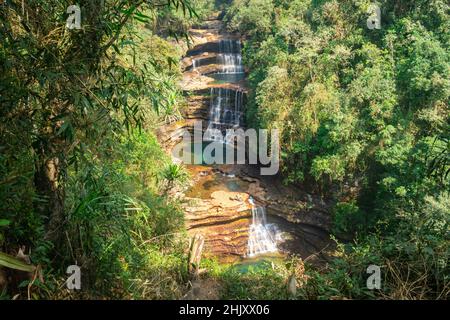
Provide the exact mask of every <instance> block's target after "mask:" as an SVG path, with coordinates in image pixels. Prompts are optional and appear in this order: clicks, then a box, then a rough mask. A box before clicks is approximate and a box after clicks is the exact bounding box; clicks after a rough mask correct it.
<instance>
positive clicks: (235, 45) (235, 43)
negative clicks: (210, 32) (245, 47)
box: [218, 39, 244, 74]
mask: <svg viewBox="0 0 450 320" xmlns="http://www.w3.org/2000/svg"><path fill="white" fill-rule="evenodd" d="M219 50H220V54H219V55H218V59H219V64H221V65H222V72H219V73H224V74H239V73H244V67H243V65H242V54H241V42H240V41H239V40H231V39H226V40H221V41H220V43H219Z"/></svg>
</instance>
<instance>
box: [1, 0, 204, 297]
mask: <svg viewBox="0 0 450 320" xmlns="http://www.w3.org/2000/svg"><path fill="white" fill-rule="evenodd" d="M78 5H79V6H80V8H81V16H82V24H81V26H82V28H81V29H80V30H68V29H66V28H65V22H66V21H65V19H66V18H67V15H66V14H65V12H66V9H67V4H66V3H64V2H61V1H53V0H48V1H26V2H21V1H14V0H12V1H8V3H7V5H4V6H1V7H0V21H1V22H0V29H1V32H0V92H1V94H0V104H1V105H2V108H1V111H0V118H1V124H0V203H1V204H2V212H1V213H0V249H1V250H0V251H4V252H8V253H15V252H17V251H16V250H17V247H18V246H19V245H25V246H26V247H27V248H31V249H32V250H31V252H32V255H31V259H32V261H33V263H34V264H40V265H41V266H42V269H43V271H44V273H45V275H44V277H45V278H46V282H45V284H42V283H39V281H37V282H35V284H34V286H35V287H36V290H37V291H38V293H39V294H40V296H41V297H47V298H54V297H59V295H60V294H64V293H62V292H61V290H60V289H61V288H63V287H64V286H63V285H62V282H63V278H64V277H65V270H66V267H67V266H68V265H70V264H74V263H76V264H78V265H80V266H81V268H82V273H83V277H85V278H83V292H82V293H81V294H80V295H81V296H83V295H84V296H85V297H104V296H105V295H107V296H110V297H118V298H125V297H127V298H130V297H132V298H164V297H170V298H177V297H179V296H180V295H181V291H180V290H181V288H183V285H182V282H183V281H184V274H183V271H181V270H183V268H182V267H181V264H182V262H183V261H184V260H185V257H184V249H185V246H186V244H185V243H184V240H183V239H184V237H183V236H181V235H182V233H183V229H184V224H183V215H182V210H181V207H180V204H179V203H178V202H177V201H175V200H173V199H170V198H169V197H168V195H167V194H166V193H165V191H166V190H163V188H162V187H161V186H160V185H159V176H160V171H161V168H165V167H167V166H169V165H171V161H170V159H169V158H168V157H167V156H166V155H165V153H164V151H163V150H162V149H161V147H160V146H159V144H158V142H157V139H156V137H155V135H154V133H153V132H154V129H155V128H157V127H158V126H160V125H161V124H163V123H164V122H171V121H174V120H177V119H179V118H180V113H179V111H178V108H179V106H180V104H181V103H182V95H181V92H180V90H179V89H178V88H177V81H178V80H179V77H180V75H181V70H180V66H179V65H178V61H179V60H180V58H181V55H182V48H183V47H186V43H181V42H180V43H178V44H177V43H175V41H176V39H181V38H182V37H185V36H186V30H187V29H188V28H189V27H190V26H192V25H193V24H194V23H197V22H198V21H200V20H199V19H202V18H204V17H206V16H207V15H208V14H209V12H210V10H211V9H212V6H211V2H210V1H204V0H194V1H192V2H189V1H185V0H180V1H171V2H169V3H165V4H158V3H154V2H147V1H135V0H130V1H109V0H108V1H81V2H79V3H78ZM196 8H198V9H199V10H198V14H196V12H195V10H194V9H196ZM183 178H185V177H184V176H183V174H181V171H180V173H179V174H177V175H174V176H172V177H171V183H172V184H173V185H178V184H181V181H180V180H182V179H183ZM140 279H145V280H140ZM154 283H159V284H161V288H155V287H154ZM11 289H12V288H11ZM10 293H11V294H14V293H15V292H10ZM33 297H35V298H37V297H38V296H35V295H33ZM74 297H77V295H75V296H74Z"/></svg>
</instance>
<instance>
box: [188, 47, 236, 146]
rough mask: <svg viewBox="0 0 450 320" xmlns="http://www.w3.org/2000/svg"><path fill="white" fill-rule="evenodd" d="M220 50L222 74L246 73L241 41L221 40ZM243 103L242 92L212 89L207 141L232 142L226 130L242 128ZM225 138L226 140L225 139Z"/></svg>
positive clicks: (219, 59)
mask: <svg viewBox="0 0 450 320" xmlns="http://www.w3.org/2000/svg"><path fill="white" fill-rule="evenodd" d="M219 50H220V54H219V56H218V62H219V63H220V64H221V65H222V68H221V70H222V73H225V74H239V73H244V68H243V66H242V56H241V43H240V41H239V40H231V39H227V40H221V41H220V43H219ZM196 66H197V64H196V62H195V60H194V68H196ZM219 74H220V72H219ZM243 101H244V92H243V91H242V90H233V89H227V88H211V102H210V111H209V119H208V128H207V130H206V131H205V140H210V141H221V142H225V143H228V142H230V141H229V140H230V139H228V138H227V136H226V130H227V129H232V128H239V127H240V126H241V124H242V118H243V113H242V105H243ZM216 130H219V131H220V133H221V134H220V135H219V134H217V133H218V131H216ZM224 136H225V138H223V137H224Z"/></svg>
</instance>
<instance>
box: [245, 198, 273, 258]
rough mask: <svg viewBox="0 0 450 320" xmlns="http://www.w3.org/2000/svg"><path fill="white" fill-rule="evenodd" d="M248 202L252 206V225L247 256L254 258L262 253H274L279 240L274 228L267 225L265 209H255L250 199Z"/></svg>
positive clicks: (271, 225)
mask: <svg viewBox="0 0 450 320" xmlns="http://www.w3.org/2000/svg"><path fill="white" fill-rule="evenodd" d="M248 201H249V202H250V204H251V205H252V224H251V225H250V232H249V237H248V247H247V256H248V257H254V256H256V255H259V254H263V253H269V252H276V251H277V240H279V238H280V236H279V233H278V231H277V229H276V226H275V225H273V224H269V223H267V218H266V208H264V207H256V206H255V203H254V202H253V199H252V198H251V197H250V198H249V200H248Z"/></svg>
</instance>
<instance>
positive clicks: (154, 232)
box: [0, 0, 450, 299]
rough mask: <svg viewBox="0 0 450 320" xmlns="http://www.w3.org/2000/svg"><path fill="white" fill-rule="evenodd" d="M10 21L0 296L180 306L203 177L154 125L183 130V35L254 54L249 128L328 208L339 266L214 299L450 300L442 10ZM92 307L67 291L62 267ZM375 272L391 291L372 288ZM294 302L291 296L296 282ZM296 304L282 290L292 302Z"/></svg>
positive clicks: (2, 55) (92, 12) (323, 9)
mask: <svg viewBox="0 0 450 320" xmlns="http://www.w3.org/2000/svg"><path fill="white" fill-rule="evenodd" d="M77 4H78V5H79V6H80V8H81V17H82V27H81V28H80V29H76V28H75V29H69V28H66V20H67V8H68V7H69V6H70V5H72V3H71V1H56V0H28V1H19V0H17V1H16V0H8V1H3V3H2V4H0V30H1V31H0V69H1V72H0V118H1V122H0V204H1V208H2V210H1V212H0V298H2V299H13V298H14V299H91V298H106V299H180V298H182V297H186V293H187V292H189V290H190V289H191V287H192V279H191V276H190V274H189V267H187V264H188V263H187V261H188V259H189V258H188V255H189V237H188V236H187V230H186V227H185V223H184V214H185V213H184V210H183V198H182V197H177V196H174V195H176V194H178V193H179V191H180V190H186V189H187V188H188V187H189V185H190V183H191V181H190V180H191V178H190V175H189V173H188V171H187V170H186V168H185V166H183V165H179V164H175V163H173V162H172V159H171V157H170V155H169V154H168V153H167V152H166V150H165V148H164V145H163V143H162V142H161V139H160V137H159V134H158V132H159V130H160V128H161V127H164V126H169V125H170V124H173V123H176V122H177V121H180V120H181V119H182V118H183V112H184V110H185V109H186V105H187V103H186V94H185V93H184V92H183V90H181V88H180V85H179V82H180V79H181V77H182V72H183V66H182V64H181V63H180V61H181V60H182V58H183V56H184V55H185V53H186V51H187V50H189V48H191V47H192V46H191V35H190V29H191V28H193V27H195V26H196V25H199V24H201V23H202V22H203V21H204V20H206V19H208V18H209V17H210V16H211V15H213V14H218V15H219V16H220V17H221V19H222V20H223V22H224V24H225V26H226V29H227V31H228V32H230V33H233V34H234V33H236V34H239V35H240V37H241V38H242V52H243V63H244V65H245V66H246V72H247V74H248V75H247V78H248V85H249V92H248V96H247V98H246V106H245V122H246V126H247V127H252V128H268V129H273V128H276V129H278V130H279V132H280V149H281V170H280V173H279V176H280V178H281V179H282V181H283V183H284V184H285V185H286V186H289V187H290V188H292V189H293V190H297V189H302V190H308V192H310V193H312V194H315V195H318V196H319V197H321V198H323V199H325V200H326V201H327V202H330V203H332V209H331V210H330V212H329V215H330V216H331V219H332V230H331V238H332V239H333V241H334V243H335V249H334V254H333V258H332V259H331V260H330V261H329V262H328V263H327V264H326V265H323V266H320V267H319V266H315V265H312V264H308V262H307V261H302V259H300V258H299V257H297V256H295V255H290V256H288V257H287V258H286V259H284V260H283V261H275V262H272V263H271V265H270V268H255V269H251V270H249V271H248V272H245V273H243V272H240V271H239V270H238V269H237V268H235V267H234V266H233V265H232V264H224V263H220V262H219V261H218V260H216V259H214V258H210V257H205V258H204V259H203V260H202V261H201V264H200V268H201V269H205V270H207V271H206V272H205V274H204V275H202V277H203V279H204V280H205V281H209V282H213V283H215V284H218V286H217V287H218V288H219V289H217V290H218V293H217V297H218V298H221V299H288V298H294V299H448V295H449V293H450V279H449V277H450V274H449V266H448V260H449V253H450V247H449V243H450V234H449V231H450V230H449V223H450V193H449V192H450V190H449V184H450V140H449V139H450V130H449V129H450V128H449V125H450V123H449V115H450V111H449V107H448V101H449V96H450V52H449V40H450V38H449V33H448V30H449V29H450V20H449V10H450V6H449V4H448V3H447V2H446V1H443V0H419V1H407V0H396V1H385V0H381V1H378V2H377V4H378V5H379V7H380V8H381V17H382V20H381V24H382V25H381V28H380V29H369V28H367V26H366V20H367V19H368V14H367V11H368V8H369V6H370V4H371V1H369V0H342V1H336V0H232V1H218V0H217V1H209V0H189V1H188V0H173V1H172V0H169V1H143V0H104V1H100V0H98V1H88V0H82V1H78V3H77ZM74 264H76V265H79V266H81V269H82V284H83V287H82V290H68V289H67V288H66V286H65V281H66V278H67V274H66V269H67V266H69V265H74ZM369 265H378V266H382V288H381V289H380V290H369V289H368V288H367V287H366V279H367V276H368V274H367V267H368V266H369ZM293 276H295V277H296V283H297V285H296V286H295V287H296V288H295V290H292V289H291V290H289V283H290V279H292V277H293ZM287 287H288V288H287Z"/></svg>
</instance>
